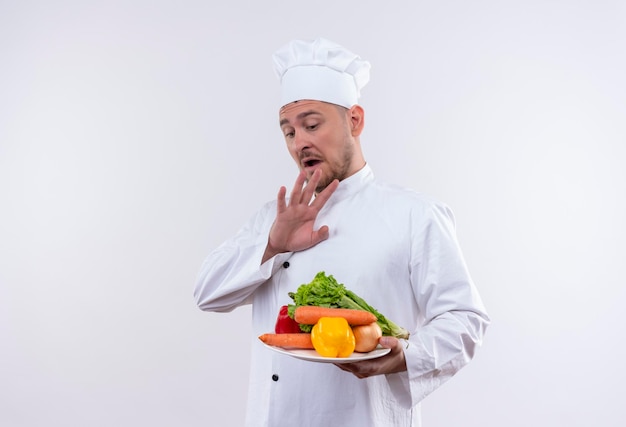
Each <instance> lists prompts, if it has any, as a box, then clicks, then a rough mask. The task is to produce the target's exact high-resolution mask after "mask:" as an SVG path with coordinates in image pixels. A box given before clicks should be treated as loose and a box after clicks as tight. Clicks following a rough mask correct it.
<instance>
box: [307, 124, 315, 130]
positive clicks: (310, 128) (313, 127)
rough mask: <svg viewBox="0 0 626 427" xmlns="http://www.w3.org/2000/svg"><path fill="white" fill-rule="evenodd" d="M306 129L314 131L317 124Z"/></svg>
mask: <svg viewBox="0 0 626 427" xmlns="http://www.w3.org/2000/svg"><path fill="white" fill-rule="evenodd" d="M306 128H307V130H315V129H316V128H317V124H314V125H308V126H307V127H306Z"/></svg>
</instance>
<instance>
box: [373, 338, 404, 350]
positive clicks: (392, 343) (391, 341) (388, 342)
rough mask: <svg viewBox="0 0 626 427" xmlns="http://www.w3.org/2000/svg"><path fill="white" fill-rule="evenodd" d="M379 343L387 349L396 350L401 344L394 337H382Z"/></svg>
mask: <svg viewBox="0 0 626 427" xmlns="http://www.w3.org/2000/svg"><path fill="white" fill-rule="evenodd" d="M378 343H379V344H380V345H381V346H383V347H385V348H394V347H396V346H397V345H399V344H400V341H399V340H398V339H397V338H394V337H380V339H379V340H378Z"/></svg>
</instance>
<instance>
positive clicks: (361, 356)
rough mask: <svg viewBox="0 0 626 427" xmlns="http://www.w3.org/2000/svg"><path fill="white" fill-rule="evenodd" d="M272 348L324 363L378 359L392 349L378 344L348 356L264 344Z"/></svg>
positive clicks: (296, 356) (289, 354)
mask: <svg viewBox="0 0 626 427" xmlns="http://www.w3.org/2000/svg"><path fill="white" fill-rule="evenodd" d="M263 345H264V346H265V347H267V348H269V349H270V350H274V351H275V352H277V353H281V354H286V355H287V356H291V357H295V358H296V359H302V360H308V361H309V362H323V363H352V362H359V361H361V360H369V359H376V358H377V357H381V356H384V355H385V354H387V353H389V352H390V351H391V349H390V348H383V347H381V346H378V348H375V349H374V350H372V351H370V352H368V353H357V352H356V351H355V352H354V353H352V354H351V355H350V356H348V357H324V356H320V354H319V353H318V352H317V351H315V350H307V349H301V348H281V347H274V346H271V345H267V344H263Z"/></svg>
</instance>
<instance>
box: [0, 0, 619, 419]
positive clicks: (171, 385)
mask: <svg viewBox="0 0 626 427" xmlns="http://www.w3.org/2000/svg"><path fill="white" fill-rule="evenodd" d="M625 5H626V3H624V2H623V1H619V0H616V1H592V0H589V1H581V0H578V1H566V0H561V1H557V0H555V1H547V0H546V1H538V0H529V1H524V2H520V1H496V0H493V1H473V2H469V1H437V2H434V1H431V2H424V1H411V2H409V1H389V2H380V1H364V0H359V1H335V0H333V1H327V0H320V1H317V2H309V3H304V2H294V1H279V0H271V1H263V2H261V1H248V2H246V1H241V0H238V1H229V2H223V4H219V3H218V2H212V1H200V0H197V1H193V0H182V1H181V0H179V1H176V2H173V1H172V2H167V1H148V0H145V1H112V0H109V1H97V2H94V1H92V2H90V1H74V2H72V1H40V2H35V1H19V2H18V1H12V2H10V1H7V0H5V1H2V2H0V425H2V426H10V427H21V426H90V427H97V426H117V427H119V426H140V425H142V426H144V425H145V426H189V427H196V426H240V425H242V423H243V419H244V406H245V399H246V389H247V378H248V362H249V353H248V348H249V341H248V336H247V333H248V332H249V315H250V311H249V308H246V307H244V308H240V309H237V310H235V311H233V312H232V313H229V314H216V313H203V312H201V311H200V310H198V309H197V307H196V306H195V304H194V301H193V298H192V292H193V285H194V281H195V277H196V274H197V271H198V269H199V267H200V264H201V263H202V260H203V259H204V257H205V256H206V255H207V253H208V252H209V251H210V250H211V249H212V248H214V247H215V246H217V245H218V244H219V243H220V242H221V241H223V240H224V239H226V238H227V237H228V236H230V235H232V234H233V233H234V232H235V231H236V230H237V229H238V228H239V226H240V225H242V224H243V222H244V221H245V220H246V219H247V218H248V217H249V216H250V215H251V214H252V213H253V211H254V210H256V209H257V208H258V207H259V206H260V204H261V203H263V202H265V201H267V200H269V199H272V198H273V197H274V195H275V194H276V192H277V190H278V187H279V186H280V185H287V186H291V184H292V182H293V180H294V179H295V174H296V168H295V165H293V164H292V163H291V160H290V158H289V157H288V155H287V151H286V149H285V147H284V146H283V142H282V139H281V135H280V132H279V130H278V125H277V107H278V105H277V102H278V82H277V80H276V78H275V76H274V74H273V70H272V67H271V59H270V58H271V54H272V53H273V52H274V50H275V49H277V48H278V47H279V46H281V45H283V44H284V43H286V42H287V41H289V40H290V39H292V38H313V37H317V36H323V37H326V38H329V39H331V40H334V41H336V42H338V43H341V44H343V45H345V46H347V47H349V48H350V49H352V50H353V51H355V52H357V53H358V54H360V55H361V56H362V57H363V58H365V59H367V60H369V61H370V62H371V63H372V74H371V82H370V84H369V85H368V86H366V88H365V89H364V90H363V98H362V105H363V106H364V108H365V110H366V114H367V115H366V119H367V124H366V129H365V131H364V134H363V139H362V142H363V146H364V151H365V155H366V158H367V160H368V161H369V162H370V164H371V165H372V167H373V168H374V171H375V172H376V174H377V176H378V177H379V178H382V179H385V180H388V181H392V182H395V183H399V184H403V185H406V186H410V187H413V188H416V189H419V190H421V191H424V192H426V193H429V194H431V195H433V196H435V197H437V198H439V199H441V200H443V201H445V202H447V203H448V204H449V205H450V206H451V207H452V208H453V210H454V211H455V214H456V216H457V220H458V235H459V239H460V241H461V244H462V246H463V248H464V251H465V254H466V258H467V261H468V264H469V266H470V269H471V271H472V273H473V276H474V278H475V281H476V283H477V285H478V287H479V289H480V292H481V294H482V296H483V298H484V301H485V304H486V306H487V308H488V310H489V312H490V315H491V316H492V319H493V324H492V326H491V327H490V329H489V330H488V334H487V336H486V341H485V344H484V346H483V348H482V349H481V350H480V351H479V352H478V354H477V356H476V358H475V360H474V362H473V363H472V364H470V365H469V366H468V367H467V368H465V369H464V370H462V371H461V372H460V373H459V374H458V375H457V376H456V377H455V378H454V379H452V380H451V381H450V382H449V383H447V384H445V385H444V386H443V387H442V388H441V389H439V390H438V391H437V392H435V393H434V394H433V395H431V396H430V397H428V398H427V399H426V400H425V401H424V402H423V417H424V425H425V426H426V427H448V426H453V425H454V426H488V427H502V426H507V427H515V426H568V427H572V426H581V427H582V426H591V425H597V426H618V425H619V426H621V425H624V422H625V421H626V409H625V406H624V395H625V393H626V390H625V389H626V386H625V384H626V375H625V373H626V369H625V368H624V360H625V359H626V346H625V344H624V330H625V326H626V321H625V320H624V317H623V313H622V312H623V310H624V299H625V298H626V290H625V279H624V276H625V273H626V272H625V264H626V263H625V262H624V255H625V253H626V251H625V244H624V242H625V241H626V227H625V226H624V220H625V218H626V203H625V198H626V172H625V167H624V165H625V162H626V149H625V145H626V120H625V118H626V84H625V83H624V76H625V75H626V55H625V53H624V52H625V51H626V46H625V45H626V25H625V22H626V6H625Z"/></svg>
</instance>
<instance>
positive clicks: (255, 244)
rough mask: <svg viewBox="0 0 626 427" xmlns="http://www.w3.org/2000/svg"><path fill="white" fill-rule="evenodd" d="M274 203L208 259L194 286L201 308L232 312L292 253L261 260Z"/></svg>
mask: <svg viewBox="0 0 626 427" xmlns="http://www.w3.org/2000/svg"><path fill="white" fill-rule="evenodd" d="M273 206H274V205H273V204H270V203H268V204H267V205H266V206H264V207H263V208H262V209H261V210H260V211H259V212H258V213H257V214H255V215H254V216H253V217H252V218H251V219H250V220H249V221H248V222H247V223H246V224H245V225H244V226H243V227H242V228H241V229H240V230H239V231H238V232H237V234H236V235H235V236H233V237H232V238H230V239H228V240H227V241H225V242H224V243H222V244H221V245H220V246H219V247H217V248H216V249H215V250H213V251H212V252H211V253H210V254H209V255H208V257H207V258H206V259H205V261H204V263H203V264H202V267H201V268H200V272H199V274H198V278H197V281H196V285H195V289H194V298H195V300H196V303H197V304H198V307H199V308H200V309H201V310H204V311H216V312H228V311H232V310H233V309H234V308H236V307H238V306H240V305H243V304H249V303H251V296H252V294H253V293H254V291H255V289H256V288H258V287H259V286H260V285H261V284H263V283H264V282H265V281H266V280H267V279H269V278H270V277H271V276H272V274H273V273H274V272H275V271H276V270H277V269H278V268H280V265H281V264H282V262H283V259H286V258H288V257H289V256H290V255H291V254H290V253H285V254H279V255H276V256H275V257H273V258H271V259H269V260H267V261H266V262H265V263H263V264H261V261H262V258H263V254H264V252H265V247H266V245H267V239H268V236H269V230H270V228H271V226H272V223H273V221H274V217H275V210H274V209H273Z"/></svg>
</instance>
